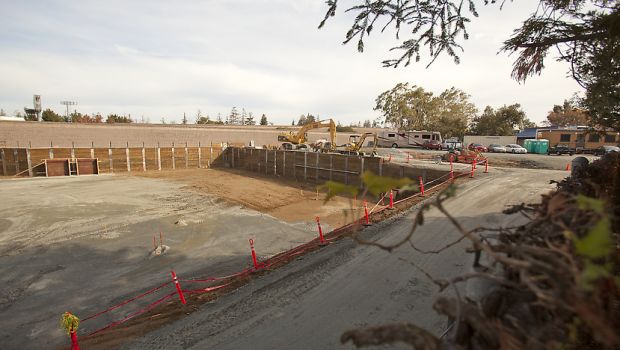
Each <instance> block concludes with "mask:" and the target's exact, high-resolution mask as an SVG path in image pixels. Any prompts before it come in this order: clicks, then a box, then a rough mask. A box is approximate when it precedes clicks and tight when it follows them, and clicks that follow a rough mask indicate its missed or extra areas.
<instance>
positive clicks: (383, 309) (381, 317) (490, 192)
mask: <svg viewBox="0 0 620 350" xmlns="http://www.w3.org/2000/svg"><path fill="white" fill-rule="evenodd" d="M566 174H567V173H566V172H563V171H553V170H531V169H510V170H508V169H495V170H494V171H493V172H492V173H490V174H479V175H477V178H476V179H474V180H473V181H469V182H466V183H465V184H463V185H461V186H460V188H459V190H458V196H457V197H456V198H453V199H451V200H450V201H449V202H448V203H447V205H446V207H447V208H448V209H449V211H450V212H451V213H452V214H453V215H454V216H455V217H456V218H457V219H458V220H459V221H460V222H461V223H462V224H463V225H464V226H465V227H466V228H471V227H475V226H497V225H513V224H516V223H517V222H518V221H520V220H523V217H521V216H520V215H519V214H516V215H510V216H507V215H503V214H500V212H501V211H502V209H504V208H505V206H506V205H510V204H518V203H521V202H536V201H538V200H539V196H540V194H541V193H544V192H547V191H549V190H550V189H552V186H551V185H549V180H552V179H554V180H559V179H561V178H563V177H564V176H566ZM413 215H414V211H410V212H409V213H407V214H405V215H404V216H402V217H400V218H395V219H392V220H389V221H386V222H383V223H381V224H378V225H375V226H373V227H370V228H367V229H366V230H365V231H364V233H363V234H364V236H365V237H368V238H370V239H374V240H378V241H379V242H381V243H383V244H386V243H390V242H394V241H396V240H398V239H399V238H401V237H403V236H404V235H406V234H407V233H408V231H409V230H410V227H411V225H412V223H411V221H412V218H413ZM458 237H459V234H458V233H457V232H456V230H455V229H454V227H453V226H452V225H451V224H450V223H449V221H448V220H447V219H446V218H445V217H444V216H443V215H442V214H441V213H440V212H439V211H438V210H436V209H431V210H430V211H428V212H427V215H426V220H425V224H424V226H422V227H421V228H420V229H419V230H418V231H417V232H416V234H415V235H414V237H413V242H414V243H415V244H416V246H418V247H419V248H421V249H437V248H440V247H442V246H444V245H445V244H446V243H447V242H450V241H452V240H454V239H456V238H458ZM467 246H468V244H467V243H466V242H462V243H461V244H458V245H455V246H453V247H452V248H450V249H448V250H446V251H444V252H443V253H441V254H428V255H424V254H420V253H415V252H414V251H413V250H412V249H411V248H410V247H408V246H403V247H401V248H399V249H397V250H395V251H393V252H392V253H387V252H384V251H381V250H378V249H377V248H375V247H371V246H360V245H357V244H355V243H354V242H353V241H351V240H350V239H345V240H342V241H340V242H338V243H335V244H333V245H332V246H330V247H326V248H324V249H322V250H320V251H318V252H315V253H313V254H311V255H309V256H306V257H304V258H303V259H301V260H298V261H296V262H294V263H291V264H289V265H288V266H286V267H284V268H281V269H279V270H277V271H274V272H272V273H270V274H267V275H265V276H263V277H262V278H260V279H257V280H255V281H253V282H251V283H250V284H248V285H246V286H244V287H242V288H240V289H239V290H237V291H235V292H234V293H232V294H229V295H227V296H225V297H222V298H220V299H218V300H216V301H214V302H212V303H208V304H205V305H204V306H202V308H201V309H200V310H198V311H197V312H195V313H193V314H191V315H189V316H187V317H186V318H183V319H181V320H178V321H177V322H175V323H172V324H170V325H168V326H165V327H163V328H161V329H159V330H156V331H154V332H151V333H149V334H147V335H146V336H145V337H143V338H141V339H139V340H137V341H135V342H133V343H130V344H126V345H125V346H124V348H125V349H216V348H217V349H249V348H251V349H330V348H338V347H341V346H340V342H339V339H340V335H341V334H342V332H343V331H346V330H348V329H351V328H355V327H361V326H372V325H379V324H383V323H391V322H414V323H416V324H418V325H420V326H422V327H424V328H426V329H428V330H430V331H432V332H434V333H435V334H440V333H441V332H443V330H444V329H445V327H446V323H447V322H446V320H445V319H444V318H443V317H441V316H439V315H437V314H436V313H435V312H434V311H433V310H432V304H433V300H434V299H435V297H436V292H437V288H436V287H435V286H434V285H433V284H432V283H431V282H430V281H429V280H428V279H426V278H425V277H424V276H423V275H422V274H421V273H420V272H419V271H418V270H416V269H415V268H413V267H412V266H411V265H410V264H409V263H407V262H406V261H414V262H415V264H416V265H418V266H420V267H422V268H424V269H425V270H426V271H428V272H429V273H430V274H432V275H433V276H434V277H436V278H447V277H451V276H455V275H458V274H460V273H463V272H465V271H467V270H469V269H470V264H471V256H469V255H467V254H465V253H464V248H465V247H467ZM341 348H346V349H348V348H353V346H352V345H350V344H347V345H346V346H344V347H341Z"/></svg>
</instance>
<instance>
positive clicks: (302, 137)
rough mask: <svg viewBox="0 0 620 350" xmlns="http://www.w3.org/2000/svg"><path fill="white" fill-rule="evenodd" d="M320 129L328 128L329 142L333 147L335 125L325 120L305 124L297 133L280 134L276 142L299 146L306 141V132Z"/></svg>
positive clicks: (331, 121) (334, 142)
mask: <svg viewBox="0 0 620 350" xmlns="http://www.w3.org/2000/svg"><path fill="white" fill-rule="evenodd" d="M320 128H328V129H329V137H330V141H331V142H332V144H333V145H335V144H336V123H334V120H333V119H327V120H319V121H316V122H312V123H310V124H306V125H304V126H302V127H301V129H299V131H297V133H293V132H288V133H282V134H280V135H278V141H280V142H290V143H292V144H294V145H299V144H302V143H305V142H306V141H308V135H307V133H308V131H309V130H313V129H320Z"/></svg>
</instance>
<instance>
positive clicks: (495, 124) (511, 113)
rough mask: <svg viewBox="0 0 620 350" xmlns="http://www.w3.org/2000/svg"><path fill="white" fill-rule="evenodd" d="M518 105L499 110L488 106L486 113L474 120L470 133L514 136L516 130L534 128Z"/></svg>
mask: <svg viewBox="0 0 620 350" xmlns="http://www.w3.org/2000/svg"><path fill="white" fill-rule="evenodd" d="M534 126H535V124H534V123H532V122H531V121H530V120H529V119H528V118H527V116H526V115H525V112H524V111H523V110H522V109H521V105H520V104H518V103H515V104H512V105H510V106H506V105H504V106H502V107H500V108H498V109H497V110H495V109H493V108H492V107H491V106H487V107H486V108H485V109H484V112H483V113H482V114H481V115H480V116H477V117H475V118H474V119H473V121H472V124H471V128H470V132H471V133H472V134H474V135H489V136H496V135H499V136H502V135H514V134H515V130H522V129H524V128H529V127H534Z"/></svg>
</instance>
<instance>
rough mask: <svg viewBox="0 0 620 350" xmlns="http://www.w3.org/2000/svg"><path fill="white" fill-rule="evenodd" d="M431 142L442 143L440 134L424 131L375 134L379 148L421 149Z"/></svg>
mask: <svg viewBox="0 0 620 350" xmlns="http://www.w3.org/2000/svg"><path fill="white" fill-rule="evenodd" d="M432 140H435V141H437V142H439V143H442V139H441V133H440V132H438V131H426V130H422V131H415V130H414V131H381V132H379V133H377V146H379V147H392V148H398V147H422V145H424V144H425V143H427V142H430V141H432Z"/></svg>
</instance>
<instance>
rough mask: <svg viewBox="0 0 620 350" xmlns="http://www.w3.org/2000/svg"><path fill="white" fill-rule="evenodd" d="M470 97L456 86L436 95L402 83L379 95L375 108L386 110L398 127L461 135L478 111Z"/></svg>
mask: <svg viewBox="0 0 620 350" xmlns="http://www.w3.org/2000/svg"><path fill="white" fill-rule="evenodd" d="M469 97H470V96H469V95H468V94H466V93H465V92H463V91H462V90H459V89H457V88H454V87H452V88H450V89H448V90H445V91H444V92H442V93H441V94H440V95H439V96H433V93H432V92H427V91H425V90H424V89H423V88H421V87H417V86H415V85H412V86H411V87H410V86H409V83H398V84H397V85H396V86H395V87H394V88H392V89H391V90H388V91H385V92H383V93H381V94H380V95H379V97H377V99H376V100H375V102H376V106H375V110H380V111H382V112H383V117H384V118H385V122H386V123H388V124H391V125H392V126H394V127H396V128H398V129H404V130H424V129H426V130H433V131H439V132H441V134H442V135H444V136H446V137H451V136H458V137H461V136H463V135H464V134H465V131H466V130H467V125H468V123H469V121H470V120H471V119H472V118H473V117H474V116H475V114H476V112H477V109H476V106H475V105H474V104H473V103H471V102H469Z"/></svg>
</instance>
